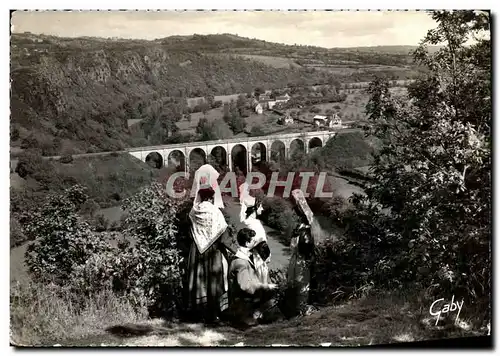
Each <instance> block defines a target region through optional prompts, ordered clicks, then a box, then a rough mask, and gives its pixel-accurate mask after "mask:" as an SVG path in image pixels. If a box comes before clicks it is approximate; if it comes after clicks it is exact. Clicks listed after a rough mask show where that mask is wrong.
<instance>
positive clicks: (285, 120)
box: [278, 114, 293, 125]
mask: <svg viewBox="0 0 500 356" xmlns="http://www.w3.org/2000/svg"><path fill="white" fill-rule="evenodd" d="M278 123H279V124H282V125H291V124H293V117H291V116H290V115H288V114H287V115H283V116H280V118H279V119H278Z"/></svg>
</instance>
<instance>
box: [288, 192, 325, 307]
mask: <svg viewBox="0 0 500 356" xmlns="http://www.w3.org/2000/svg"><path fill="white" fill-rule="evenodd" d="M292 197H293V199H294V202H295V207H294V209H295V212H296V213H297V215H298V217H299V222H298V224H297V226H296V227H295V229H294V231H293V233H292V241H291V243H290V247H291V249H292V257H291V259H290V264H289V266H288V273H287V282H288V291H287V298H286V299H287V301H286V303H287V310H288V312H289V313H290V314H291V315H292V316H293V315H297V314H304V313H305V314H308V313H310V312H311V310H312V309H313V307H312V306H311V305H312V302H313V300H312V299H313V295H312V293H311V292H314V278H313V279H311V275H312V273H313V269H314V246H315V245H314V244H315V238H319V236H317V235H318V234H319V230H318V229H320V227H319V225H318V223H317V221H316V220H315V219H314V215H313V213H312V211H311V209H310V208H309V205H308V204H307V202H306V199H305V197H304V193H303V192H302V191H301V190H300V189H296V190H294V191H292Z"/></svg>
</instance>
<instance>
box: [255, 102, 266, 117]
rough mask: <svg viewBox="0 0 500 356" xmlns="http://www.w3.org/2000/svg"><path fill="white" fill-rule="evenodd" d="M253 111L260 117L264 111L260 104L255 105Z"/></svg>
mask: <svg viewBox="0 0 500 356" xmlns="http://www.w3.org/2000/svg"><path fill="white" fill-rule="evenodd" d="M254 110H255V112H256V113H257V114H259V115H262V113H263V112H264V109H263V108H262V104H260V103H257V105H255V106H254Z"/></svg>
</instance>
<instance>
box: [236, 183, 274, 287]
mask: <svg viewBox="0 0 500 356" xmlns="http://www.w3.org/2000/svg"><path fill="white" fill-rule="evenodd" d="M240 204H241V209H240V223H241V227H243V228H248V229H251V230H253V231H254V232H255V236H254V237H253V238H252V241H251V242H250V243H249V244H248V246H247V248H248V249H249V250H250V252H251V255H252V262H253V263H254V265H255V269H256V271H257V275H258V276H259V279H260V280H261V282H262V283H268V282H269V267H268V265H269V263H270V261H271V251H270V249H269V246H268V245H267V235H266V230H265V229H264V225H263V224H262V221H260V220H259V218H258V217H259V216H260V215H261V214H262V211H263V207H262V203H261V201H260V199H256V198H254V197H252V196H250V194H249V191H248V184H247V183H243V184H242V186H241V187H240Z"/></svg>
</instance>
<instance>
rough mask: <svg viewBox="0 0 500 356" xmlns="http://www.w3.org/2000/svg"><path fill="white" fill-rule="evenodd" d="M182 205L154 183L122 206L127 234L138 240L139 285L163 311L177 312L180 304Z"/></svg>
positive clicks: (137, 269) (137, 268) (161, 186)
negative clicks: (179, 223) (125, 213)
mask: <svg viewBox="0 0 500 356" xmlns="http://www.w3.org/2000/svg"><path fill="white" fill-rule="evenodd" d="M179 204H180V202H178V201H175V200H173V199H172V198H170V197H169V196H168V194H167V192H166V190H165V188H164V187H163V185H161V184H159V183H153V184H152V185H151V186H149V187H147V188H145V189H144V190H142V191H141V192H140V193H138V194H136V195H134V196H133V197H131V198H130V199H128V200H127V201H126V202H125V203H124V205H123V209H124V210H126V211H127V217H126V219H125V227H126V231H127V232H128V233H129V234H130V235H131V236H133V237H134V240H135V246H134V251H136V252H137V259H138V264H137V265H136V273H137V274H138V275H139V278H138V280H137V282H136V283H137V286H138V287H140V288H141V289H142V290H143V291H144V292H145V295H146V297H147V298H148V300H150V301H151V302H152V304H153V305H154V306H155V308H157V309H160V310H162V311H166V310H175V308H177V307H180V305H181V304H180V303H181V300H180V296H181V292H182V291H181V289H182V274H181V269H180V268H181V264H182V256H181V254H180V250H179V247H178V237H179V236H180V234H179V230H178V228H177V223H178V218H177V211H178V210H179V207H180V205H179Z"/></svg>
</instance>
